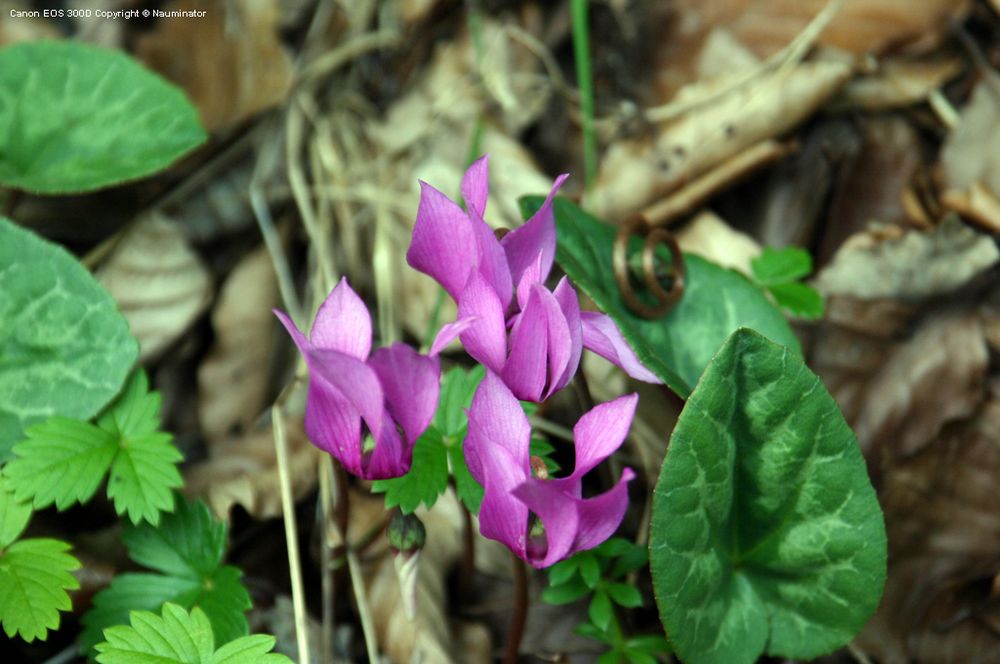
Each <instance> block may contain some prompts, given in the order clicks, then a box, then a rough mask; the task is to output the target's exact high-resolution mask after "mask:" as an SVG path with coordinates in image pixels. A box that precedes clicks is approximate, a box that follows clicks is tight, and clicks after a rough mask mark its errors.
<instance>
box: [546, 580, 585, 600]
mask: <svg viewBox="0 0 1000 664" xmlns="http://www.w3.org/2000/svg"><path fill="white" fill-rule="evenodd" d="M589 593H590V588H588V587H587V584H585V583H584V582H583V579H581V578H580V577H578V576H576V577H573V578H572V579H570V580H569V581H567V582H566V583H562V584H560V585H558V586H549V587H548V588H546V589H545V590H543V591H542V601H543V602H545V603H546V604H569V603H570V602H575V601H576V600H578V599H580V598H581V597H585V596H586V595H588V594H589Z"/></svg>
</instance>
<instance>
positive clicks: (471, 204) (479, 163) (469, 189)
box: [462, 154, 490, 218]
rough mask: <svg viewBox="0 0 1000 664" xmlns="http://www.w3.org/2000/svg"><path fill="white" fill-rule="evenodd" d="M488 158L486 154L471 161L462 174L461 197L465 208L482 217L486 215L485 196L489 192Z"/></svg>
mask: <svg viewBox="0 0 1000 664" xmlns="http://www.w3.org/2000/svg"><path fill="white" fill-rule="evenodd" d="M489 159H490V156H489V155H488V154H484V155H483V156H482V157H480V158H479V159H477V160H476V161H474V162H472V165H471V166H469V168H468V169H467V170H466V171H465V175H463V176H462V198H463V199H465V207H466V209H467V210H468V211H469V212H470V213H472V214H475V215H476V216H477V217H479V218H482V217H485V216H486V198H487V196H488V194H489V188H490V177H489V173H490V170H489Z"/></svg>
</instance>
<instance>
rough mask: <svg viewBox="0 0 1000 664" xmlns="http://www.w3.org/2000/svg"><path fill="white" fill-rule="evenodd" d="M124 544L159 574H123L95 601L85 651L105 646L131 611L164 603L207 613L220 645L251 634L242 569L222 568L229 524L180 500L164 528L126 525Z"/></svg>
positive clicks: (165, 519)
mask: <svg viewBox="0 0 1000 664" xmlns="http://www.w3.org/2000/svg"><path fill="white" fill-rule="evenodd" d="M122 539H123V541H124V543H125V547H126V549H128V553H129V556H130V557H131V558H132V560H134V561H135V562H137V563H139V564H141V565H144V566H145V567H148V568H150V569H152V570H155V571H156V572H157V573H155V574H154V573H149V572H140V573H135V572H128V573H126V574H121V575H119V576H117V577H115V579H114V581H112V582H111V585H110V586H109V587H107V588H105V589H104V590H102V591H101V592H99V593H97V595H95V596H94V602H93V608H92V609H91V610H90V611H88V612H87V613H86V614H85V615H84V617H83V624H84V626H85V629H84V632H83V636H82V637H81V642H82V645H83V646H84V648H90V647H92V646H93V645H94V644H96V643H97V642H98V641H100V640H101V632H102V630H104V629H105V628H106V627H109V626H111V625H116V624H122V623H124V622H125V621H126V620H127V618H128V614H129V611H133V610H139V609H145V610H156V609H159V607H160V606H161V605H162V604H163V603H164V602H174V603H176V604H179V605H181V606H183V607H185V608H192V607H198V608H200V609H201V610H203V611H204V612H205V614H206V615H207V616H208V620H209V622H210V623H211V625H212V631H213V633H214V634H215V637H216V640H217V641H218V642H219V643H228V642H229V641H232V640H233V639H237V638H239V637H241V636H244V635H245V634H247V632H248V626H247V620H246V615H245V612H246V611H247V610H249V609H250V607H251V603H250V595H249V594H248V593H247V591H246V588H244V587H243V584H242V583H241V581H240V577H241V575H242V573H241V572H240V570H239V569H237V568H236V567H233V566H231V565H223V564H222V558H223V555H224V554H225V547H226V525H225V524H224V523H222V522H220V521H216V520H215V519H214V518H213V517H212V514H211V513H210V512H209V509H208V507H207V506H206V505H205V504H204V503H202V502H200V501H199V502H195V503H188V502H186V501H185V500H183V499H181V498H178V499H177V506H176V508H175V510H174V512H173V513H172V514H165V515H164V517H163V520H162V522H161V523H160V525H159V527H154V526H152V525H150V524H147V523H143V524H141V525H139V526H126V529H125V532H124V533H123V534H122Z"/></svg>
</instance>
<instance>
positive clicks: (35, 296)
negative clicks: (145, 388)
mask: <svg viewBox="0 0 1000 664" xmlns="http://www.w3.org/2000/svg"><path fill="white" fill-rule="evenodd" d="M0 283H2V284H3V286H2V287H0V462H3V461H6V460H8V459H9V458H10V450H11V448H12V447H13V445H14V443H16V442H17V441H19V440H20V439H21V437H22V434H23V431H24V429H25V428H26V427H27V426H28V425H29V424H32V423H34V422H39V421H42V420H45V419H48V418H49V417H52V416H53V415H62V416H65V417H73V418H79V419H84V420H85V419H89V418H91V417H93V416H94V415H95V414H97V412H98V411H99V410H100V409H101V408H102V407H103V406H105V405H106V404H107V403H108V402H109V401H111V399H113V398H114V396H115V395H116V394H117V393H118V391H119V390H120V389H121V387H122V384H123V383H124V382H125V378H126V377H127V376H128V372H129V369H130V368H131V367H132V363H133V362H135V358H136V356H137V355H138V353H139V346H138V344H137V343H136V341H135V339H134V338H132V335H131V334H130V333H129V330H128V323H126V322H125V319H124V318H122V316H121V314H120V313H118V309H117V307H116V305H115V302H114V300H112V299H111V296H110V295H108V293H107V291H105V290H104V289H103V288H102V287H101V285H100V284H98V283H97V281H95V280H94V278H93V277H92V276H91V275H90V273H89V272H87V270H86V269H84V267H83V266H82V265H80V263H78V262H77V260H76V259H75V258H73V257H72V256H71V255H70V254H69V253H67V252H66V251H65V250H64V249H63V248H62V247H59V246H57V245H55V244H52V243H50V242H46V241H45V240H43V239H41V238H40V237H38V236H37V235H35V234H34V233H31V232H30V231H27V230H24V229H23V228H19V227H18V226H15V225H14V224H12V223H11V222H9V221H7V220H6V219H4V218H3V217H0Z"/></svg>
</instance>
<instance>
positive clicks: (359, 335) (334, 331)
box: [309, 277, 372, 360]
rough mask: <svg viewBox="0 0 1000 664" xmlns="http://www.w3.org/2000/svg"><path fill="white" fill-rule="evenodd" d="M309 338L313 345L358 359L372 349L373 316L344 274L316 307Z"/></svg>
mask: <svg viewBox="0 0 1000 664" xmlns="http://www.w3.org/2000/svg"><path fill="white" fill-rule="evenodd" d="M309 340H310V341H312V344H313V346H315V347H316V348H322V349H324V350H335V351H339V352H341V353H343V354H345V355H350V356H351V357H356V358H358V359H359V360H364V359H366V358H367V357H368V353H369V352H371V348H372V319H371V316H370V315H369V313H368V307H366V306H365V303H364V301H363V300H362V299H361V298H360V297H358V294H357V293H355V292H354V289H352V288H351V285H350V284H349V283H347V278H346V277H342V278H341V280H340V283H338V284H337V286H336V288H334V289H333V290H332V291H330V294H329V295H327V296H326V299H325V300H323V304H321V305H320V306H319V310H318V311H317V312H316V318H315V319H314V320H313V324H312V330H311V331H310V332H309Z"/></svg>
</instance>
